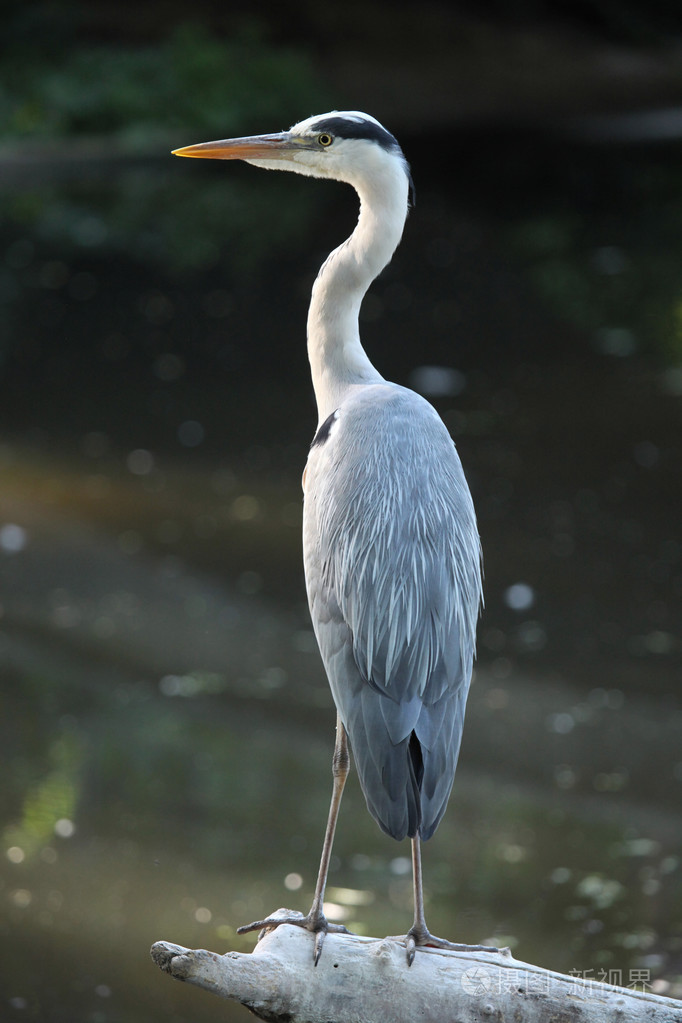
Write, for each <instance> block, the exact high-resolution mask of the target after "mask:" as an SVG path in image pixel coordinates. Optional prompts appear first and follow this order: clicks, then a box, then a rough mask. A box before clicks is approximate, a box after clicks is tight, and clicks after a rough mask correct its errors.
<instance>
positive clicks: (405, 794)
mask: <svg viewBox="0 0 682 1023" xmlns="http://www.w3.org/2000/svg"><path fill="white" fill-rule="evenodd" d="M174 152H175V154H176V155H178V156H190V157H203V158H209V159H217V160H245V161H246V162H247V163H252V164H255V165H256V166H258V167H265V168H268V169H271V170H289V171H295V172H296V173H298V174H306V175H310V176H312V177H319V178H333V179H335V180H337V181H344V182H347V183H348V184H350V185H352V186H353V187H354V188H355V190H356V191H357V193H358V195H359V198H360V213H359V219H358V222H357V225H356V227H355V230H354V231H353V233H352V234H351V236H350V237H349V238H348V239H347V240H346V241H344V242H343V244H341V245H340V246H339V247H338V248H336V249H334V251H333V252H332V253H331V254H330V255H329V257H328V258H327V260H326V261H325V263H324V264H323V266H322V268H321V270H320V272H319V275H318V277H317V279H316V281H315V284H314V286H313V290H312V297H311V302H310V310H309V313H308V355H309V359H310V368H311V373H312V380H313V387H314V390H315V397H316V401H317V409H318V417H319V418H318V425H317V432H316V433H315V436H314V439H313V442H312V446H311V448H310V454H309V457H308V461H307V465H306V468H305V472H304V477H303V479H304V514H303V549H304V565H305V577H306V587H307V591H308V601H309V605H310V612H311V616H312V621H313V626H314V629H315V635H316V637H317V642H318V645H319V648H320V653H321V655H322V660H323V662H324V666H325V669H326V672H327V676H328V679H329V684H330V686H331V690H332V694H333V697H334V702H335V704H336V708H337V729H336V743H335V748H334V756H333V779H334V784H333V793H332V801H331V807H330V811H329V819H328V823H327V830H326V834H325V840H324V846H323V851H322V859H321V863H320V869H319V875H318V879H317V885H316V888H315V895H314V899H313V904H312V907H311V909H310V912H309V913H308V914H307V915H306V916H303V915H302V914H291V915H281V914H277V915H275V916H273V917H269V918H267V919H265V920H259V921H256V922H254V923H253V924H249V925H247V926H246V927H240V928H239V931H240V933H243V932H245V931H248V930H256V929H261V928H265V927H274V926H277V925H278V924H281V923H283V922H289V923H295V924H298V925H300V926H303V927H306V928H308V929H309V930H310V931H312V932H314V934H315V936H316V937H315V945H314V960H315V963H317V962H318V960H319V956H320V952H321V948H322V942H323V939H324V935H325V934H326V933H327V931H330V930H334V931H338V930H345V928H343V927H342V926H341V925H339V924H334V923H330V922H329V921H327V919H326V918H325V915H324V911H323V900H324V892H325V885H326V881H327V873H328V868H329V860H330V855H331V848H332V842H333V838H334V831H335V827H336V820H337V816H338V811H339V804H340V800H341V795H342V792H343V787H344V784H345V781H346V776H347V774H348V769H349V753H348V739H350V747H351V749H352V751H353V757H354V760H355V763H356V766H357V770H358V774H359V778H360V784H361V786H362V790H363V792H364V795H365V799H366V801H367V806H368V809H369V812H370V813H371V814H372V816H373V817H374V819H375V821H376V822H377V824H378V825H379V827H380V828H381V829H382V830H383V831H385V832H386V833H387V834H388V835H390V836H392V837H393V838H395V839H397V840H401V839H404V838H405V837H406V836H409V838H410V839H411V841H412V866H413V884H414V910H415V913H414V922H413V924H412V926H411V928H410V930H409V931H408V932H407V935H406V938H405V943H406V947H407V960H408V964H411V963H412V962H413V960H414V955H415V948H416V947H417V946H419V945H435V946H437V947H439V948H450V949H458V950H464V949H475V950H484V949H485V950H486V951H488V950H489V951H495V950H494V949H488V948H487V947H486V946H482V945H473V946H471V945H456V944H452V943H451V942H448V941H445V940H444V939H442V938H437V937H435V936H434V935H432V934H430V932H429V930H428V928H427V926H426V920H425V915H424V899H423V888H422V866H421V846H420V841H421V840H423V839H428V838H430V837H431V835H432V834H433V833H434V831H435V830H436V828H437V827H438V824H439V822H440V820H441V817H442V816H443V813H444V812H445V807H446V803H447V801H448V797H449V795H450V790H451V788H452V783H453V779H454V775H455V768H456V765H457V758H458V755H459V748H460V742H461V738H462V728H463V724H464V709H465V704H466V699H467V694H468V690H469V684H470V681H471V673H472V667H473V659H474V649H475V634H476V622H477V619H478V615H479V609H480V605H481V599H482V589H481V550H480V541H479V536H478V530H477V526H476V517H475V513H474V507H473V502H472V499H471V495H470V492H469V488H468V486H467V483H466V480H465V477H464V473H463V471H462V466H461V463H460V459H459V456H458V454H457V451H456V449H455V445H454V443H453V441H452V439H451V438H450V436H449V434H448V431H447V429H446V427H445V425H444V424H443V422H442V420H441V419H440V417H439V416H438V414H437V412H436V411H435V409H434V408H433V407H432V406H431V405H430V404H429V403H428V402H427V401H426V400H425V399H424V398H423V397H421V396H420V395H418V394H416V393H415V392H413V391H411V390H408V389H407V388H405V387H402V386H399V385H398V384H394V383H390V382H389V381H387V380H385V379H384V378H383V377H382V376H381V374H380V373H379V372H378V370H376V369H375V368H374V366H373V365H372V363H371V362H370V360H369V358H368V357H367V354H366V353H365V350H364V348H363V347H362V344H361V342H360V335H359V329H358V315H359V311H360V305H361V302H362V299H363V297H364V295H365V293H366V291H367V289H368V288H369V286H370V284H371V283H372V281H373V280H374V279H375V277H376V276H377V275H378V274H379V273H380V272H381V270H383V268H384V267H385V266H386V265H387V264H388V262H389V261H390V259H391V257H392V256H393V253H394V252H395V249H396V247H397V245H398V243H399V241H400V238H401V236H402V233H403V227H404V225H405V219H406V217H407V211H408V204H409V190H410V172H409V167H408V164H407V162H406V160H405V157H404V156H403V153H402V150H401V148H400V146H399V145H398V142H397V141H396V139H395V138H394V137H393V135H391V134H390V132H388V131H387V130H386V129H385V128H384V127H383V126H382V125H381V124H379V122H378V121H377V120H375V119H374V118H373V117H370V116H369V115H367V114H363V113H360V112H358V111H343V112H339V111H333V112H331V113H328V114H322V115H316V116H314V117H309V118H307V119H306V120H304V121H301V122H299V123H298V124H295V125H294V126H293V127H292V128H291V129H290V130H289V131H285V132H281V133H278V134H273V135H256V136H251V137H248V138H238V139H227V140H223V141H219V142H206V143H201V144H199V145H194V146H187V147H186V148H183V149H177V150H175V151H174Z"/></svg>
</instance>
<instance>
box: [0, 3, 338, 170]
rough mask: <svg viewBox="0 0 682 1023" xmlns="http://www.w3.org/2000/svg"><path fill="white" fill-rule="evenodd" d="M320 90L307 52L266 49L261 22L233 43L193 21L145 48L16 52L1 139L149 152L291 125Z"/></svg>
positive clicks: (2, 91)
mask: <svg viewBox="0 0 682 1023" xmlns="http://www.w3.org/2000/svg"><path fill="white" fill-rule="evenodd" d="M321 92H322V89H321V85H320V82H319V80H318V78H317V76H316V74H315V72H314V70H313V67H312V63H311V61H310V59H309V57H308V56H307V55H306V54H305V52H304V51H302V50H294V49H289V48H285V47H282V46H275V45H273V44H271V43H269V42H268V41H267V40H266V38H265V33H264V31H263V29H262V28H261V27H260V26H259V24H258V23H257V22H254V23H252V24H250V25H248V26H246V27H242V28H241V29H240V30H239V32H238V33H237V34H235V35H234V36H233V37H232V38H229V39H221V38H218V37H217V36H215V35H212V34H211V33H210V32H209V31H208V30H206V29H205V28H202V27H200V26H198V25H193V24H187V25H183V26H180V27H178V28H176V29H174V30H173V31H172V33H171V34H170V35H169V36H168V38H166V39H165V40H163V41H161V42H159V43H155V44H152V45H146V46H138V47H131V46H113V45H95V44H93V43H89V44H87V45H85V46H81V47H78V48H74V49H69V48H67V49H64V50H61V51H59V52H58V53H54V52H48V53H46V52H44V51H43V49H42V48H40V47H38V48H37V49H36V50H35V51H34V52H33V53H31V52H30V51H29V52H27V51H26V47H25V46H24V47H20V48H17V49H15V50H13V51H11V52H10V53H9V54H8V55H7V56H6V57H5V59H4V60H3V63H2V66H1V67H0V124H1V125H2V126H3V127H2V128H1V129H0V133H1V135H2V136H3V137H4V138H5V139H7V138H15V139H16V138H51V139H52V138H63V137H68V136H73V135H109V136H111V135H115V136H118V138H119V139H121V140H122V141H124V142H125V143H126V147H127V148H137V149H141V150H144V151H149V149H150V141H152V142H153V140H154V139H155V138H158V137H159V135H161V134H163V135H164V136H166V135H167V134H168V132H170V131H174V130H176V129H180V130H183V129H184V130H189V129H191V131H193V132H198V133H199V135H203V134H206V135H208V136H210V137H214V136H216V135H217V136H219V137H226V136H229V135H230V134H232V133H235V132H237V131H239V130H241V129H242V128H245V127H248V128H249V130H250V131H254V130H256V129H257V128H258V126H259V125H262V126H263V127H262V130H265V128H269V129H270V130H274V129H275V128H278V127H285V126H286V125H288V123H290V119H291V111H292V110H295V111H297V112H299V111H308V110H309V107H310V105H311V103H312V104H313V106H315V105H316V103H317V101H318V99H320V98H321ZM311 109H312V108H311ZM254 125H256V128H254V127H253V126H254Z"/></svg>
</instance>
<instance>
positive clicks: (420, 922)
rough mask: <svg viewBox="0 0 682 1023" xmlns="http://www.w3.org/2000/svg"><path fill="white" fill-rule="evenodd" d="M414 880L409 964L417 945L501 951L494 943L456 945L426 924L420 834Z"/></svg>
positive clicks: (414, 844) (414, 853)
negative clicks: (435, 934) (433, 932)
mask: <svg viewBox="0 0 682 1023" xmlns="http://www.w3.org/2000/svg"><path fill="white" fill-rule="evenodd" d="M412 880H413V885H414V923H413V924H412V926H411V927H410V929H409V931H408V932H407V936H406V939H405V946H406V948H407V965H408V966H412V963H413V962H414V953H415V950H416V948H417V945H432V946H433V947H434V948H448V949H450V950H451V951H452V952H500V951H502V950H501V949H499V948H494V947H493V946H492V945H456V944H453V942H451V941H446V940H445V938H436V937H435V936H434V935H433V934H431V933H430V931H429V929H428V927H427V926H426V918H425V916H424V888H423V885H422V854H421V844H420V841H419V836H418V835H417V836H416V837H415V838H413V839H412ZM507 954H508V952H507Z"/></svg>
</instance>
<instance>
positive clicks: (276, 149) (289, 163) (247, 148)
mask: <svg viewBox="0 0 682 1023" xmlns="http://www.w3.org/2000/svg"><path fill="white" fill-rule="evenodd" d="M173 152H174V154H175V155H176V156H193V157H203V158H205V159H210V160H245V161H246V162H247V163H253V164H255V165H256V166H258V167H266V168H268V169H270V170H290V171H295V172H296V173H298V174H307V175H310V176H311V177H316V178H334V179H335V180H337V181H347V182H348V183H349V184H351V185H354V186H355V187H356V188H357V187H358V186H359V185H361V184H362V182H363V180H371V179H372V178H376V177H377V176H380V175H381V174H385V173H386V172H392V173H400V174H404V175H406V177H407V180H408V181H410V183H411V179H410V170H409V166H408V164H407V161H406V160H405V157H404V156H403V152H402V150H401V148H400V146H399V145H398V142H397V141H396V139H395V138H394V137H393V135H391V133H390V132H389V131H387V130H386V128H384V127H383V125H381V124H379V122H378V121H377V120H376V119H375V118H374V117H370V115H369V114H362V113H360V112H359V111H356V110H344V111H339V110H334V111H332V112H331V113H328V114H316V115H315V116H314V117H308V118H306V120H305V121H300V122H299V123H298V124H295V125H294V126H293V127H292V128H290V129H289V131H283V132H279V133H277V134H274V135H251V136H249V137H247V138H239V139H224V140H223V141H220V142H202V143H200V144H199V145H195V146H187V147H186V148H184V149H175V150H173Z"/></svg>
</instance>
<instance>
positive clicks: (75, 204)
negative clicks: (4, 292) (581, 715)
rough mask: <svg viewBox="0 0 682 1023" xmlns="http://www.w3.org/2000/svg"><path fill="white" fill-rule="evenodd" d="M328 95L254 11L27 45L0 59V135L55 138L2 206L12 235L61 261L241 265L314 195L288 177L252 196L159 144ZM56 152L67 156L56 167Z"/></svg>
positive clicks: (260, 126) (228, 177) (321, 101)
mask: <svg viewBox="0 0 682 1023" xmlns="http://www.w3.org/2000/svg"><path fill="white" fill-rule="evenodd" d="M327 105H329V98H328V96H326V95H325V92H324V88H323V86H322V85H321V83H320V81H319V79H318V77H317V75H316V73H315V71H314V69H313V66H312V62H311V61H310V59H309V57H308V56H307V55H306V54H305V53H304V52H303V51H301V50H294V49H290V48H286V47H282V46H280V45H275V44H273V43H270V42H268V41H267V39H266V36H265V32H264V30H263V28H262V27H261V26H260V25H259V24H258V23H257V22H252V23H250V24H248V25H246V26H242V27H241V28H240V29H239V31H238V32H237V33H236V34H234V35H233V36H232V37H231V38H218V37H217V36H216V35H213V34H211V33H210V32H209V31H208V30H207V29H205V28H202V27H200V26H198V25H193V24H186V25H183V26H180V27H178V28H176V29H174V30H173V31H172V33H171V34H170V35H169V36H168V37H167V38H166V39H165V40H164V41H162V42H160V43H158V44H153V45H145V46H137V47H132V46H130V45H111V44H108V45H96V44H94V43H92V42H89V43H87V44H83V43H81V44H80V46H77V47H74V46H72V47H71V48H69V47H66V48H64V49H57V50H55V49H54V48H53V47H49V46H47V45H46V42H45V40H44V39H38V40H37V41H36V44H35V48H34V49H31V48H30V46H29V45H28V44H27V43H26V42H24V43H23V45H20V46H17V47H15V48H14V49H13V51H12V53H11V54H10V55H9V56H8V58H7V59H6V60H5V61H4V62H3V64H2V66H0V124H1V125H2V126H3V127H2V128H0V138H3V137H4V140H5V144H6V146H7V145H9V146H11V145H12V144H16V143H25V142H29V143H31V144H40V143H45V142H50V143H53V142H55V141H58V142H60V143H62V144H63V145H62V147H61V148H60V150H59V151H58V154H57V155H58V157H59V158H58V159H57V160H56V161H54V160H52V159H51V158H50V154H49V153H48V154H46V155H45V158H44V159H42V158H41V159H40V170H39V173H38V174H32V173H31V172H30V171H29V173H28V174H26V175H24V174H21V173H20V174H19V175H17V176H16V180H15V182H14V184H13V187H11V188H9V189H6V190H5V193H4V196H3V198H2V200H0V213H1V214H2V216H3V219H4V220H5V223H6V224H7V225H8V226H9V227H10V228H11V230H12V232H13V233H15V232H16V233H18V234H19V236H20V237H24V238H30V239H31V244H32V245H36V246H37V247H40V248H41V249H42V248H43V246H45V247H46V248H47V249H48V251H49V248H50V247H54V250H55V251H57V250H58V251H59V255H60V258H61V259H64V258H66V259H70V258H71V257H74V256H77V255H78V254H84V255H86V256H87V255H88V254H95V253H97V254H98V255H104V254H106V253H109V252H116V253H122V252H125V253H126V254H131V255H132V254H134V256H135V258H137V259H139V260H141V261H142V262H145V263H151V264H156V265H162V266H163V267H165V268H170V269H172V270H180V271H184V270H188V269H189V270H195V269H203V268H206V267H210V266H213V265H215V264H217V263H218V262H220V261H221V259H222V258H223V257H224V259H225V262H226V268H228V267H229V268H232V269H238V270H241V271H242V272H246V273H248V272H249V271H250V270H252V268H253V265H254V263H255V262H257V261H258V260H260V259H261V258H262V257H263V255H264V254H265V253H267V252H268V251H269V250H270V248H272V247H275V248H276V247H277V244H278V240H280V241H283V240H284V239H286V238H288V237H289V235H290V232H291V231H293V230H295V229H296V226H297V225H298V224H299V222H300V221H303V222H305V221H306V217H305V216H304V212H305V211H307V212H308V216H313V215H314V211H315V209H316V203H315V199H314V196H311V194H310V193H308V195H307V199H306V200H305V202H303V201H302V202H301V203H300V204H299V203H298V202H297V198H296V197H297V195H298V194H301V193H297V191H296V187H295V186H294V187H293V189H292V187H291V183H289V188H286V186H285V185H284V183H283V182H281V181H278V182H277V183H275V184H273V183H272V182H271V183H270V187H269V188H267V189H262V188H259V190H258V193H257V197H256V194H255V188H256V187H258V186H256V185H253V186H250V184H249V182H248V181H247V182H246V184H245V183H244V181H243V180H237V177H236V176H235V174H234V168H232V171H233V173H232V174H228V173H225V168H224V167H218V168H216V167H206V166H197V164H196V163H195V162H194V163H193V166H191V167H189V166H187V167H181V165H180V162H179V161H176V160H172V159H171V157H170V152H169V151H170V149H171V148H173V147H175V146H182V145H188V144H190V143H191V142H198V141H202V140H207V139H210V138H216V137H218V138H225V137H230V136H234V135H239V134H245V133H249V134H251V133H254V132H260V131H275V130H278V129H280V128H283V127H286V126H288V125H289V124H291V123H292V121H294V120H297V119H299V118H300V117H302V116H304V115H305V114H309V113H312V112H314V110H315V109H323V108H324V107H325V106H327ZM74 140H75V144H74ZM82 140H86V148H85V149H84V148H82V146H83V141H82ZM98 140H99V141H98ZM79 145H80V147H81V148H79ZM9 152H10V153H11V149H10V150H9ZM38 153H39V154H40V151H38ZM52 155H55V154H52ZM62 155H65V156H68V157H69V159H70V160H71V161H72V163H70V164H69V166H68V167H67V169H66V171H64V164H63V160H62ZM130 157H133V158H135V157H147V158H149V159H155V160H156V159H158V160H159V165H158V167H157V168H154V169H153V170H150V167H149V163H148V162H147V160H145V162H144V163H143V162H142V161H141V160H139V159H138V160H135V159H133V161H132V162H131V161H130ZM29 158H30V153H29ZM117 161H118V162H117ZM161 161H163V162H161ZM184 162H185V161H183V163H184ZM10 163H11V158H10ZM65 174H66V176H67V181H66V182H65V181H64V180H63V179H64V176H65ZM35 177H38V178H39V180H37V181H36V180H35ZM46 178H47V180H46ZM250 187H253V188H254V195H253V196H252V195H251V194H250V192H249V188H250ZM284 190H285V192H286V194H283V191H284Z"/></svg>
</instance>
